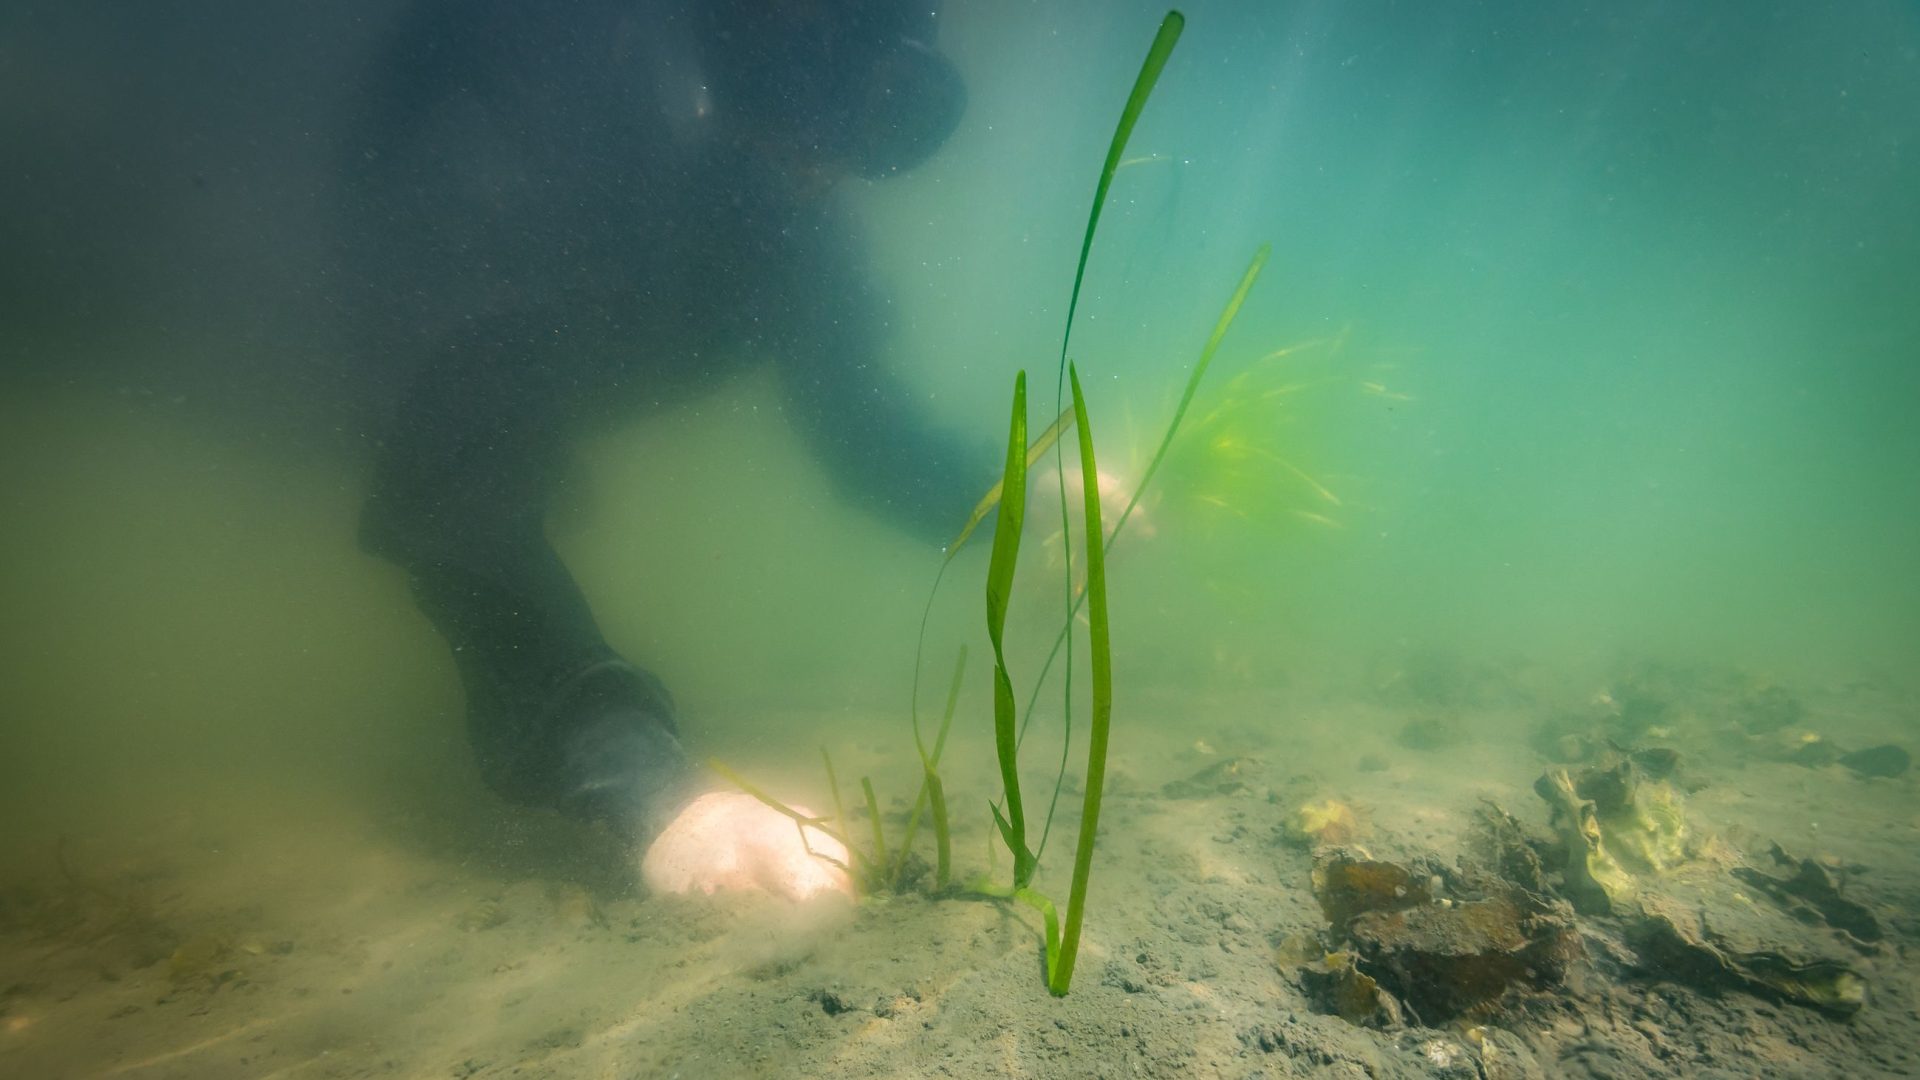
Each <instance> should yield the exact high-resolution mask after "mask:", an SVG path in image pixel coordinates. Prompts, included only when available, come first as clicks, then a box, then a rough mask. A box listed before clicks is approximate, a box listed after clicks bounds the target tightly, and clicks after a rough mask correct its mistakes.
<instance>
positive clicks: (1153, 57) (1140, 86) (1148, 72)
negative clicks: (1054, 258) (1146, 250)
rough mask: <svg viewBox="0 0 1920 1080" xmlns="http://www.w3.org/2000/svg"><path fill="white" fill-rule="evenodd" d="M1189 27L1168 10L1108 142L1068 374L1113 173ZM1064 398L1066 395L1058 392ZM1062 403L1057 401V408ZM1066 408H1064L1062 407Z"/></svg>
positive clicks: (1074, 297) (1077, 274) (1074, 304)
mask: <svg viewBox="0 0 1920 1080" xmlns="http://www.w3.org/2000/svg"><path fill="white" fill-rule="evenodd" d="M1186 26H1187V17H1186V16H1184V15H1182V14H1180V13H1179V12H1178V11H1169V12H1167V15H1166V18H1164V19H1161V20H1160V29H1159V31H1158V32H1156V33H1155V34H1154V36H1153V44H1152V45H1151V46H1149V47H1148V48H1147V58H1146V59H1145V60H1143V61H1141V63H1140V73H1139V74H1138V75H1137V76H1135V77H1134V80H1133V92H1132V93H1130V94H1128V95H1127V104H1126V107H1125V108H1123V109H1121V110H1120V123H1119V124H1118V125H1117V126H1115V127H1114V129H1113V140H1112V141H1111V142H1109V143H1108V144H1107V160H1106V163H1105V164H1103V165H1101V167H1100V182H1099V183H1098V184H1097V185H1095V186H1094V189H1093V209H1092V210H1091V211H1089V212H1088V214H1087V231H1086V233H1085V235H1083V236H1082V237H1081V238H1080V263H1079V265H1078V266H1077V267H1075V268H1074V271H1073V293H1072V294H1071V295H1070V296H1069V297H1068V298H1067V325H1066V329H1065V330H1064V331H1063V332H1062V333H1061V335H1060V367H1061V373H1062V375H1064V374H1065V370H1066V363H1067V342H1068V341H1070V340H1072V338H1073V314H1074V312H1075V311H1076V310H1077V309H1078V308H1079V307H1080V286H1081V284H1082V283H1083V282H1084V281H1085V280H1086V277H1087V256H1088V255H1089V254H1091V253H1092V251H1093V234H1094V233H1095V232H1096V231H1097V230H1098V229H1099V227H1100V212H1101V211H1102V210H1103V209H1105V208H1106V205H1107V190H1108V189H1109V188H1111V187H1113V174H1114V172H1115V171H1116V170H1118V169H1119V168H1120V159H1121V158H1122V157H1124V156H1125V155H1126V152H1127V140H1129V139H1131V138H1133V126H1134V124H1136V123H1138V122H1139V120H1140V113H1141V111H1142V110H1144V109H1145V108H1146V107H1147V99H1148V98H1150V97H1152V96H1153V87H1154V84H1155V83H1157V82H1159V81H1160V72H1161V71H1162V70H1163V69H1165V68H1166V66H1167V57H1169V56H1172V55H1173V47H1174V45H1176V44H1178V43H1179V41H1180V32H1181V31H1182V30H1185V29H1186ZM1057 396H1060V397H1064V394H1060V395H1057ZM1061 404H1062V403H1061V402H1060V401H1059V400H1056V401H1055V402H1054V407H1055V408H1056V409H1058V408H1060V405H1061ZM1062 411H1064V410H1062Z"/></svg>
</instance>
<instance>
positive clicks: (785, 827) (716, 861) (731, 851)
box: [640, 791, 853, 900]
mask: <svg viewBox="0 0 1920 1080" xmlns="http://www.w3.org/2000/svg"><path fill="white" fill-rule="evenodd" d="M795 809H796V810H798V811H799V812H800V813H802V814H806V813H809V811H807V810H805V809H803V808H800V807H795ZM808 845H811V846H812V848H813V850H814V851H816V852H819V853H820V855H825V856H829V857H831V858H833V859H837V860H839V861H840V863H841V864H842V865H844V864H845V863H846V862H847V849H846V847H845V846H843V845H842V844H841V843H840V842H839V841H837V840H834V839H832V838H830V837H828V836H827V835H826V834H825V833H822V832H821V831H820V830H818V829H813V828H809V829H808V830H807V840H806V844H805V845H803V844H802V843H801V841H800V829H799V827H798V826H796V825H795V824H794V822H793V821H792V819H790V818H787V817H783V816H782V815H781V814H779V813H778V812H776V811H774V810H773V809H771V808H769V807H767V806H766V805H765V804H763V803H761V802H760V800H758V799H755V798H754V797H753V796H751V795H748V794H745V793H743V792H738V791H710V792H708V793H706V794H705V795H702V796H700V797H699V798H697V799H695V800H693V802H691V803H688V804H687V807H686V809H684V810H682V811H680V814H679V816H677V817H675V818H674V819H673V821H672V822H671V823H670V824H668V825H667V827H666V829H665V830H664V831H662V832H661V833H660V835H659V836H658V837H657V838H655V839H654V841H653V844H652V846H650V847H648V848H647V853H646V855H645V857H644V858H643V859H642V860H641V863H640V877H641V880H642V881H644V882H645V883H646V886H647V888H648V889H651V890H653V891H654V892H667V893H691V892H700V893H705V894H708V895H711V894H713V893H714V892H717V891H719V890H721V889H760V890H763V891H765V892H770V893H774V894H776V895H780V896H785V897H787V898H788V899H791V900H805V899H807V898H808V897H811V896H816V895H818V894H820V893H825V892H841V893H849V894H850V893H852V891H853V885H852V883H851V882H849V881H848V880H847V875H846V873H845V872H843V871H842V870H841V869H840V868H839V867H837V866H834V865H833V864H832V863H830V862H828V861H827V860H826V859H823V858H820V857H819V856H818V855H813V854H809V853H808V851H807V846H808Z"/></svg>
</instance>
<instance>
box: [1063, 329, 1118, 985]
mask: <svg viewBox="0 0 1920 1080" xmlns="http://www.w3.org/2000/svg"><path fill="white" fill-rule="evenodd" d="M1067 376H1068V378H1069V379H1070V380H1071V381H1072V384H1073V417H1074V426H1075V427H1077V428H1079V431H1080V475H1081V479H1082V480H1083V481H1084V485H1083V491H1084V498H1083V502H1084V506H1083V507H1082V510H1081V512H1082V513H1083V514H1085V515H1086V542H1087V587H1086V596H1087V627H1088V631H1087V648H1088V651H1089V653H1090V654H1091V660H1092V673H1093V686H1092V688H1091V693H1092V695H1093V714H1092V717H1091V720H1090V722H1089V724H1088V728H1087V730H1088V735H1087V779H1086V794H1085V797H1084V799H1083V800H1082V802H1081V810H1080V842H1079V845H1078V847H1076V849H1075V850H1074V855H1073V884H1072V886H1071V887H1070V888H1069V890H1068V892H1067V921H1066V926H1065V927H1064V928H1063V929H1062V930H1061V934H1060V952H1059V958H1058V960H1057V961H1056V962H1055V963H1054V964H1053V965H1052V970H1051V971H1050V972H1049V973H1048V977H1047V988H1048V989H1049V990H1051V991H1053V993H1054V994H1055V995H1056V996H1059V995H1064V994H1065V993H1066V992H1067V986H1068V984H1070V983H1071V982H1072V981H1073V964H1074V959H1075V958H1076V957H1077V956H1078V954H1079V951H1080V925H1081V922H1082V920H1083V919H1084V918H1085V916H1086V906H1087V881H1088V879H1089V878H1090V877H1091V876H1092V873H1093V847H1094V842H1095V840H1096V839H1097V837H1098V834H1099V831H1100V795H1101V792H1102V790H1103V789H1104V787H1105V785H1106V776H1107V733H1108V729H1109V728H1110V727H1111V725H1112V722H1113V652H1112V641H1111V637H1110V633H1109V628H1108V625H1107V559H1106V551H1105V545H1104V544H1103V543H1102V542H1101V538H1102V536H1103V535H1104V534H1103V533H1102V532H1101V529H1100V484H1099V472H1098V470H1097V468H1096V467H1095V464H1094V458H1093V429H1092V427H1091V425H1090V424H1089V423H1088V421H1087V401H1086V397H1085V395H1084V394H1082V393H1081V390H1080V373H1079V372H1078V371H1076V370H1074V368H1073V366H1072V365H1071V364H1069V365H1068V366H1067Z"/></svg>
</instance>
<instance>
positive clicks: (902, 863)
mask: <svg viewBox="0 0 1920 1080" xmlns="http://www.w3.org/2000/svg"><path fill="white" fill-rule="evenodd" d="M966 673H967V647H966V646H965V645H962V646H960V655H959V656H957V657H955V658H954V662H953V678H952V679H951V680H950V681H949V682H948V684H947V706H946V709H945V710H944V711H943V712H942V713H941V714H940V731H939V733H938V734H936V735H935V736H934V739H933V751H932V753H928V751H927V747H926V744H925V743H923V742H921V741H920V733H919V730H918V728H919V724H918V722H917V721H918V716H916V717H915V720H916V723H915V725H914V727H915V731H914V740H913V741H914V745H915V747H916V748H917V749H918V750H919V753H920V772H921V780H920V791H919V792H918V793H917V794H916V795H914V797H913V812H912V813H910V814H908V815H907V834H906V838H905V839H903V840H901V841H900V853H899V855H898V856H897V857H896V858H895V859H894V862H893V869H892V870H891V871H889V872H888V874H887V880H888V881H890V882H892V883H893V885H894V887H896V888H898V887H899V884H900V880H901V875H902V874H903V873H905V871H906V868H907V853H908V852H910V851H912V850H913V841H914V837H916V836H917V835H919V832H920V815H921V813H922V812H923V811H924V810H925V809H926V807H927V801H928V799H929V797H931V798H932V799H933V839H934V845H935V848H936V850H937V852H938V855H939V860H940V861H939V863H938V866H939V873H938V874H937V881H938V884H936V885H935V889H936V890H938V889H944V888H946V884H947V869H948V861H949V858H950V856H951V847H950V844H951V838H950V837H949V836H948V835H947V804H946V788H945V787H944V786H942V785H941V783H940V773H939V771H938V770H939V767H940V755H941V754H942V753H944V752H945V751H946V748H947V732H948V731H950V730H951V729H952V728H953V712H954V709H955V708H957V707H958V706H959V704H960V687H961V684H962V680H963V679H964V678H965V677H966Z"/></svg>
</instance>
